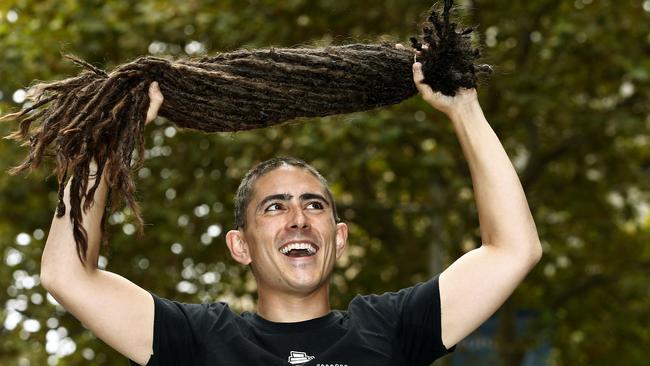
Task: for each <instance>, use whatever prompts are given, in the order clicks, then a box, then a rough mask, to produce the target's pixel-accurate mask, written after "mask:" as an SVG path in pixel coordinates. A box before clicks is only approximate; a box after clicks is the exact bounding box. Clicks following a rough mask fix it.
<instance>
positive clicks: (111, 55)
mask: <svg viewBox="0 0 650 366" xmlns="http://www.w3.org/2000/svg"><path fill="white" fill-rule="evenodd" d="M467 4H469V5H468V6H467V7H466V9H465V13H466V15H467V17H468V20H469V22H470V23H473V24H479V25H480V33H481V34H482V37H481V39H479V40H477V41H478V42H479V43H480V44H481V45H482V46H483V48H484V51H485V52H484V53H485V54H486V56H487V61H488V62H489V63H492V64H493V65H494V66H495V71H496V72H495V75H494V76H493V77H492V79H491V80H490V81H489V82H486V83H485V84H484V85H483V86H482V87H481V88H480V89H481V90H480V95H481V99H482V100H481V101H482V105H483V107H484V109H485V112H486V115H487V116H488V119H489V120H490V121H491V124H492V125H493V127H494V128H495V130H496V131H497V134H498V135H499V136H500V137H501V139H502V141H503V143H504V145H505V146H506V149H507V151H508V153H509V155H510V156H511V158H512V160H513V162H514V163H515V166H516V167H517V169H518V172H519V173H520V177H521V179H522V182H523V184H524V187H525V189H526V192H527V196H528V198H529V203H530V206H531V209H532V211H533V214H534V216H535V219H536V223H537V226H538V230H539V233H540V237H541V238H542V240H543V244H544V249H545V256H544V258H543V260H542V262H541V263H540V264H539V265H538V267H537V268H536V269H535V270H534V271H533V273H532V274H531V275H530V276H529V278H528V279H527V280H526V282H525V283H524V285H523V286H522V287H521V288H520V289H519V290H517V292H516V293H515V295H514V296H513V298H512V299H511V300H510V301H509V302H508V303H507V304H506V305H505V306H504V307H503V309H502V310H501V312H500V315H499V316H500V317H499V319H501V320H502V321H500V322H499V332H498V336H497V338H496V339H495V341H496V342H497V345H498V347H499V349H502V350H503V351H502V352H501V354H500V356H501V359H502V364H503V365H518V364H521V357H523V355H524V353H525V352H526V350H529V349H531V348H533V347H534V346H535V345H536V344H538V343H540V342H543V341H548V342H549V343H550V344H551V345H552V348H553V351H552V362H553V363H555V364H560V365H611V364H632V365H634V364H644V363H647V359H648V356H649V355H648V351H647V347H644V346H643V345H647V344H650V332H649V331H648V328H647V324H650V296H649V295H650V294H649V291H650V290H649V288H648V284H647V278H648V275H649V274H650V273H649V272H650V270H649V269H648V268H650V247H648V245H647V243H648V242H650V215H649V214H648V211H649V207H650V203H649V199H650V197H649V196H650V179H649V178H650V177H649V175H650V137H649V135H648V131H649V130H650V115H649V112H650V87H649V86H650V85H649V84H650V57H648V55H650V35H649V34H648V30H647V29H648V28H647V24H648V22H649V21H650V2H649V1H642V0H635V1H632V2H622V1H593V2H592V1H587V0H577V1H575V2H574V1H570V2H567V1H559V0H531V1H526V2H512V1H501V0H500V1H490V2H488V1H468V2H467ZM429 5H430V4H428V3H427V2H421V1H414V0H408V1H407V0H400V1H396V0H386V1H381V2H370V1H354V2H348V1H340V0H318V1H305V0H291V1H271V0H250V1H237V2H236V1H207V0H206V1H185V2H174V3H169V2H163V1H154V0H146V1H145V0H143V1H139V2H127V1H116V0H108V1H74V0H66V1H52V0H47V1H33V0H32V1H30V0H17V1H3V2H1V3H0V93H2V94H1V95H2V98H0V113H2V114H4V113H7V112H8V111H11V110H16V109H17V108H19V103H18V104H17V103H14V102H12V96H14V92H15V91H16V90H18V89H27V88H28V86H29V85H30V83H32V81H33V80H35V79H40V80H53V79H60V78H63V77H67V76H70V75H73V74H75V73H76V72H78V69H77V68H76V67H75V66H73V65H72V64H70V63H69V62H66V61H64V60H63V59H62V58H61V57H60V53H59V52H60V51H65V52H70V53H73V54H76V55H78V56H80V57H82V58H84V59H86V60H89V61H90V62H92V63H93V64H95V65H98V66H101V67H105V68H107V69H110V68H112V67H114V66H115V65H118V64H120V63H123V62H125V61H127V60H130V59H132V58H134V57H136V56H138V55H143V54H147V53H153V54H157V55H165V56H170V57H179V56H184V55H186V52H187V53H193V54H197V55H200V54H203V53H215V52H220V51H225V50H232V49H236V48H240V47H267V46H271V45H274V46H291V45H297V44H315V45H322V44H330V43H336V44H340V43H346V42H351V41H367V42H371V41H377V40H379V39H392V40H398V41H401V42H403V43H407V39H408V36H410V35H415V34H417V33H418V29H417V26H416V21H418V20H420V19H421V15H422V14H423V13H424V12H425V11H426V10H427V9H428V6H429ZM14 15H15V16H16V17H14ZM11 20H13V21H11ZM18 94H19V93H18ZM17 96H20V95H17ZM15 127H16V126H15V125H14V124H11V123H4V124H2V125H0V133H1V134H2V135H3V136H4V135H6V134H8V133H9V131H11V130H13V129H14V128H15ZM148 129H149V136H148V141H147V146H148V147H149V150H148V153H147V163H146V167H145V168H144V169H142V170H140V171H139V172H138V176H139V180H138V189H139V194H140V201H141V204H142V206H143V214H144V217H145V222H146V224H147V225H146V228H145V236H144V237H143V238H137V237H136V236H135V235H134V234H132V229H133V223H132V222H131V221H129V217H130V215H129V213H128V212H121V213H118V214H116V215H113V216H112V217H111V219H110V225H109V226H110V232H111V239H110V242H111V245H110V250H108V251H107V252H106V253H105V254H104V256H105V257H106V259H107V260H106V262H107V268H108V269H109V270H111V271H114V272H116V273H119V274H122V275H124V276H126V277H127V278H129V279H131V280H133V281H134V282H135V283H137V284H139V285H141V286H142V287H144V288H146V289H148V290H150V291H152V292H155V293H157V294H159V295H161V296H166V297H171V298H174V299H178V300H182V301H214V300H228V301H231V302H232V304H233V305H234V307H236V308H238V309H248V308H251V306H252V304H253V301H254V295H253V294H254V287H253V286H254V285H253V284H252V281H251V277H250V274H248V272H247V270H246V269H245V268H242V267H239V266H238V265H236V264H235V262H234V261H232V260H230V259H229V256H228V254H227V251H226V248H225V245H223V242H224V239H223V232H225V231H226V230H228V229H229V228H230V226H231V222H232V195H233V193H234V191H235V189H236V186H237V184H238V180H239V178H240V177H241V175H242V174H243V173H244V172H245V171H246V170H247V169H248V168H249V167H251V165H252V164H254V163H255V162H257V161H261V160H264V159H266V158H268V157H271V156H276V155H294V156H298V157H302V158H304V159H305V160H307V161H310V162H312V163H313V164H314V165H315V166H316V167H317V168H319V169H321V170H322V171H323V173H324V174H325V175H326V176H327V178H328V179H329V180H330V181H331V182H332V187H333V190H334V193H335V196H336V197H337V199H338V202H339V205H340V207H341V208H340V212H341V214H342V217H343V218H344V220H345V221H347V222H349V223H350V226H351V243H350V246H351V247H350V250H349V253H348V255H347V256H346V257H344V258H343V260H342V262H341V263H340V265H339V267H338V268H337V271H336V274H335V277H334V286H333V306H335V307H343V306H344V305H345V304H346V303H347V302H348V301H349V300H350V299H351V298H352V297H353V296H354V295H355V294H357V293H369V292H383V291H387V290H394V289H397V288H400V287H404V286H408V285H411V284H413V283H414V282H415V281H420V280H423V279H426V278H427V277H429V276H430V275H431V271H432V267H433V268H434V269H435V265H432V263H431V262H432V261H431V260H430V256H429V254H428V253H429V252H430V250H431V248H432V247H435V248H438V249H443V252H444V253H446V254H445V255H444V257H443V258H436V259H437V260H441V261H442V264H443V265H446V264H448V263H450V261H451V260H452V259H454V258H456V257H458V256H460V255H461V254H462V253H463V252H464V251H467V250H469V249H471V248H473V247H475V246H476V245H477V244H478V243H479V242H480V237H479V235H478V220H477V217H476V210H475V207H474V204H473V197H472V193H471V182H470V179H469V175H468V170H467V167H466V163H465V161H464V159H463V157H462V154H461V151H460V148H459V145H458V143H457V142H456V138H455V136H454V135H453V132H452V129H451V126H450V125H449V123H447V121H446V120H445V118H443V117H442V116H441V115H439V114H436V113H433V112H432V111H431V110H430V108H429V107H428V106H426V104H424V103H423V102H422V101H420V100H419V98H414V99H413V100H410V101H407V102H405V103H403V104H401V105H399V106H394V107H391V108H385V109H382V110H377V111H373V112H369V113H358V114H351V115H346V116H338V117H331V118H323V119H320V120H301V121H296V122H292V123H289V124H287V125H284V126H281V127H276V128H271V129H266V130H260V131H251V132H242V133H236V134H212V135H207V134H197V133H194V132H188V131H176V129H175V128H174V127H173V125H172V124H170V123H169V122H165V121H159V123H156V124H155V125H152V126H150V127H148ZM25 151H26V150H25V148H21V147H18V146H16V144H13V143H11V142H9V141H4V142H2V143H0V169H2V171H6V170H7V169H8V168H9V167H10V166H12V165H14V164H16V163H17V162H18V161H19V160H20V159H21V158H22V157H23V156H24V154H25ZM48 173H49V172H48V166H47V165H45V166H43V167H42V169H39V170H37V171H34V172H32V173H31V174H29V175H26V176H19V177H11V176H8V175H7V174H2V175H0V197H1V199H0V254H1V255H2V264H0V289H1V291H0V300H1V302H2V304H3V305H4V307H3V310H2V312H0V321H2V323H3V324H4V326H3V327H1V328H0V337H1V338H2V343H1V345H0V364H3V365H25V364H31V365H44V364H47V363H48V359H49V362H51V363H54V361H55V359H56V358H57V352H59V356H62V355H63V354H64V353H66V352H67V351H69V350H70V346H71V345H72V344H74V345H75V349H76V351H74V352H72V354H70V355H67V356H65V357H61V358H60V359H59V364H62V365H83V364H88V363H92V364H97V365H114V364H120V365H121V364H124V362H125V361H124V359H123V358H121V357H117V355H116V354H115V353H114V351H112V350H110V349H108V348H107V347H106V346H105V345H103V344H102V343H101V342H99V341H97V340H96V339H94V338H93V337H92V335H91V334H90V333H89V332H88V331H87V330H86V329H85V328H83V327H82V325H81V324H79V322H78V321H76V320H75V319H74V318H72V317H71V316H69V315H68V314H66V313H65V312H64V311H63V309H62V308H60V307H59V306H54V305H52V304H51V303H50V302H49V301H48V299H47V297H46V293H45V291H44V290H43V289H42V288H41V287H40V286H39V285H38V276H37V275H38V272H39V260H40V254H41V251H42V247H43V245H44V242H45V238H46V237H47V230H48V227H49V222H50V220H51V215H52V214H53V212H54V207H55V203H56V200H55V198H56V194H55V185H56V182H55V180H54V179H52V177H48ZM21 233H22V234H21ZM25 234H26V235H25ZM28 241H29V243H28V244H26V243H27V242H28ZM21 243H22V244H25V245H21ZM434 262H435V261H434ZM477 285H479V284H477ZM10 309H13V310H10ZM517 309H528V310H533V311H535V312H536V313H537V314H539V316H538V318H537V320H536V322H535V324H534V326H533V327H532V328H531V329H529V334H528V335H527V336H526V337H523V338H522V337H518V338H513V336H512V334H513V332H512V331H511V329H509V327H511V325H510V323H509V322H508V321H507V319H508V316H509V315H511V314H513V313H514V312H515V311H516V310H517ZM18 319H19V321H17V320H18ZM27 319H33V320H36V321H38V324H39V325H40V328H39V329H38V330H36V326H35V323H34V322H26V321H25V320H27ZM48 334H49V335H48ZM57 339H59V344H58V345H57V344H56V340H57ZM70 340H72V341H73V342H70ZM46 345H47V348H46ZM88 359H92V361H88ZM25 360H29V361H30V363H28V362H27V361H25Z"/></svg>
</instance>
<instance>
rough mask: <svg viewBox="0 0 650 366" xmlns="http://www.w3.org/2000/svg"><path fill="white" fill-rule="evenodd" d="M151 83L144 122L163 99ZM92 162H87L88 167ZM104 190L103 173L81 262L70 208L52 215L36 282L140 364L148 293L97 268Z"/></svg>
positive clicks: (146, 343) (145, 345) (149, 312)
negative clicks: (39, 278)
mask: <svg viewBox="0 0 650 366" xmlns="http://www.w3.org/2000/svg"><path fill="white" fill-rule="evenodd" d="M151 89H155V90H153V91H152V90H151ZM151 89H150V91H149V96H150V98H151V105H150V107H149V112H148V113H147V122H149V121H151V120H153V119H154V118H155V116H156V114H157V110H158V108H159V107H160V104H162V94H160V91H159V90H157V86H152V88H151ZM93 165H94V164H93ZM93 168H95V167H94V166H91V171H92V170H93ZM94 180H95V178H94V176H93V175H91V176H90V177H89V179H88V187H92V185H93V183H94ZM107 192H108V184H107V182H106V178H105V175H103V176H102V182H101V183H100V184H99V186H98V188H97V190H96V191H95V197H94V204H93V205H92V206H91V208H90V209H89V210H88V211H86V212H84V213H83V226H84V228H85V229H86V232H87V234H88V250H87V254H86V262H85V263H81V261H80V260H79V258H78V256H77V252H76V247H75V241H74V237H73V234H72V223H71V222H70V216H69V211H70V210H69V209H68V210H66V211H67V212H66V214H65V215H64V216H62V217H56V216H55V217H54V219H53V220H52V226H51V228H50V232H49V235H48V238H47V242H46V244H45V249H44V250H43V257H42V259H41V283H42V284H43V287H45V289H46V290H47V291H48V292H50V294H52V296H54V298H55V299H56V300H57V301H58V302H59V303H60V304H61V305H62V306H63V307H64V308H65V309H66V310H67V311H69V312H70V313H71V314H72V315H74V316H75V317H76V318H77V319H78V320H79V321H81V322H82V323H83V324H84V325H85V326H86V327H87V328H88V329H90V330H91V331H92V332H93V334H95V336H97V337H98V338H100V339H101V340H103V341H104V342H106V344H108V345H109V346H111V347H112V348H113V349H115V350H116V351H118V352H119V353H121V354H123V355H124V356H126V357H128V358H130V359H131V360H133V361H135V362H137V363H139V364H141V365H144V364H146V363H147V361H148V360H149V358H150V356H151V354H152V350H153V322H154V302H153V298H152V296H151V294H149V293H148V292H147V291H145V290H144V289H142V288H141V287H139V286H137V285H135V284H134V283H132V282H131V281H129V280H127V279H126V278H124V277H121V276H119V275H117V274H114V273H111V272H108V271H104V270H101V269H99V268H98V265H97V259H98V257H99V248H100V242H101V229H100V227H101V226H100V225H101V219H102V215H103V213H104V207H105V205H106V197H107ZM64 202H65V204H66V207H68V208H69V207H70V183H68V185H67V186H66V189H65V196H64Z"/></svg>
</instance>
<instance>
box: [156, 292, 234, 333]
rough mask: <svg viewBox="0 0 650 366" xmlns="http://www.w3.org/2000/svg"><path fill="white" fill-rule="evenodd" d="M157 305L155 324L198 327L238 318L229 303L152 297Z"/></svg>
mask: <svg viewBox="0 0 650 366" xmlns="http://www.w3.org/2000/svg"><path fill="white" fill-rule="evenodd" d="M152 296H153V299H154V305H155V322H156V323H159V322H172V323H178V322H183V323H189V324H194V325H196V326H202V325H203V326H205V325H209V324H210V323H212V322H214V321H223V320H227V319H232V318H235V317H237V314H236V313H234V312H233V311H232V310H231V309H230V307H229V306H228V304H227V303H225V302H212V303H202V304H197V303H184V302H179V301H174V300H169V299H166V298H163V297H159V296H157V295H152Z"/></svg>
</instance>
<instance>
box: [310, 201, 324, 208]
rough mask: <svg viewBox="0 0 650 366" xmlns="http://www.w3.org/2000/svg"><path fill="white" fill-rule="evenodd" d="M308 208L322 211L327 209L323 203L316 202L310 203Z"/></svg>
mask: <svg viewBox="0 0 650 366" xmlns="http://www.w3.org/2000/svg"><path fill="white" fill-rule="evenodd" d="M307 208H311V209H316V210H322V209H324V208H325V206H323V204H322V203H321V202H318V201H314V202H309V204H308V205H307Z"/></svg>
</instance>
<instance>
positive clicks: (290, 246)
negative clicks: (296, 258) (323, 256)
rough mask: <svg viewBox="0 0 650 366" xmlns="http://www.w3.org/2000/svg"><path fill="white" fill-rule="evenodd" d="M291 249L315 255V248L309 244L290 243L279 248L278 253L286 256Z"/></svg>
mask: <svg viewBox="0 0 650 366" xmlns="http://www.w3.org/2000/svg"><path fill="white" fill-rule="evenodd" d="M293 249H304V250H307V251H308V252H309V254H314V253H316V247H315V246H314V245H312V244H310V243H291V244H288V245H285V246H283V247H282V248H280V253H282V254H287V253H289V252H290V251H291V250H293Z"/></svg>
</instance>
